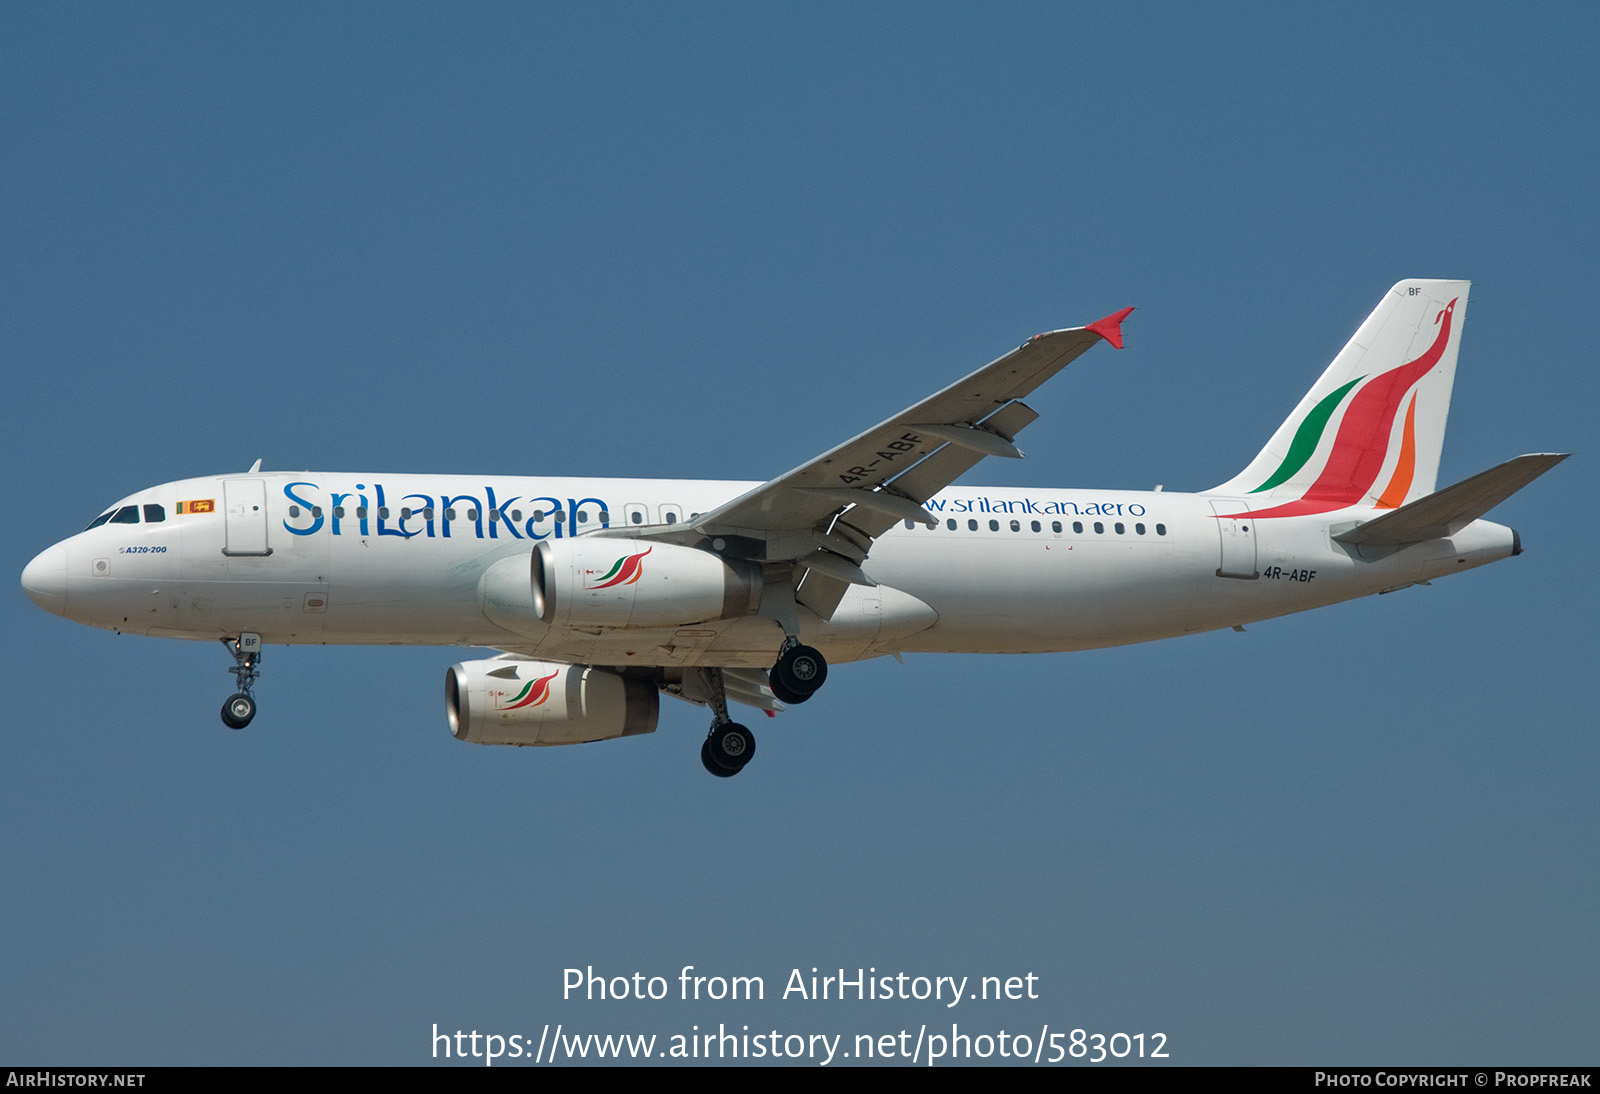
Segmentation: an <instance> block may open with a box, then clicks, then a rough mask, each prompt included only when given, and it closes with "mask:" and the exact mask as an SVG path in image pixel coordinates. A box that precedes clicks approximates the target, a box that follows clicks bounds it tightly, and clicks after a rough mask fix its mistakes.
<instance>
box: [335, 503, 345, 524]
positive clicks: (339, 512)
mask: <svg viewBox="0 0 1600 1094" xmlns="http://www.w3.org/2000/svg"><path fill="white" fill-rule="evenodd" d="M333 519H334V520H343V519H344V506H342V505H335V506H334V507H333Z"/></svg>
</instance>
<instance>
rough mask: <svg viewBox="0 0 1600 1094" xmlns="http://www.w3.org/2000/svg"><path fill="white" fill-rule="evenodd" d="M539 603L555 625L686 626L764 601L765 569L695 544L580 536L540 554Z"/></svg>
mask: <svg viewBox="0 0 1600 1094" xmlns="http://www.w3.org/2000/svg"><path fill="white" fill-rule="evenodd" d="M532 580H533V607H534V611H535V612H537V613H538V616H539V619H540V620H541V621H543V622H544V623H546V624H548V625H550V626H554V627H566V626H575V627H681V626H687V625H689V624H691V623H704V622H706V621H707V620H712V619H733V618H736V617H738V616H742V615H749V614H750V613H751V612H753V611H755V610H756V609H757V608H759V607H760V606H761V567H760V566H759V565H758V564H756V563H753V562H746V561H744V560H742V559H725V558H721V557H719V556H717V555H714V554H712V553H711V552H709V551H701V550H698V549H696V548H694V547H680V546H678V545H676V544H672V543H644V542H641V541H639V540H631V539H608V538H602V537H598V536H580V537H578V538H577V539H560V540H548V539H547V540H545V541H544V542H543V543H541V544H539V546H538V548H537V549H536V550H535V551H534V552H533V574H532Z"/></svg>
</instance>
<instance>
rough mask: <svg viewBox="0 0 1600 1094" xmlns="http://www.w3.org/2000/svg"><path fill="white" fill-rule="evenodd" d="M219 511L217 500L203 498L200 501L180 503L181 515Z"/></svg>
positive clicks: (179, 510)
mask: <svg viewBox="0 0 1600 1094" xmlns="http://www.w3.org/2000/svg"><path fill="white" fill-rule="evenodd" d="M216 511H217V499H216V498H201V499H200V500H199V501H180V502H179V503H178V512H179V513H180V514H181V513H215V512H216Z"/></svg>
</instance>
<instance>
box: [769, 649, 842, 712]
mask: <svg viewBox="0 0 1600 1094" xmlns="http://www.w3.org/2000/svg"><path fill="white" fill-rule="evenodd" d="M827 678H828V662H827V661H826V660H825V659H824V658H823V656H822V654H821V653H819V652H818V651H816V650H814V649H812V648H811V647H810V646H802V645H801V644H800V640H799V639H798V638H793V637H791V638H788V639H785V640H784V643H783V649H782V650H780V651H779V652H778V663H777V664H776V665H773V666H772V669H771V670H770V671H769V672H768V673H767V686H768V687H770V688H772V694H773V695H775V696H777V697H778V701H779V702H780V703H789V704H791V705H792V704H794V703H803V702H805V701H806V700H807V699H809V698H811V696H812V695H814V694H816V691H817V689H818V688H820V687H821V686H822V684H823V681H825V680H827Z"/></svg>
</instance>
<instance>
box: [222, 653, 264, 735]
mask: <svg viewBox="0 0 1600 1094" xmlns="http://www.w3.org/2000/svg"><path fill="white" fill-rule="evenodd" d="M222 646H223V648H224V649H226V650H227V651H228V652H229V653H231V654H233V668H231V669H229V670H228V671H229V672H231V673H233V679H234V685H235V686H236V687H237V688H238V689H239V690H238V691H236V692H234V693H233V694H232V695H230V696H228V701H227V702H225V703H223V704H222V724H223V725H225V726H227V727H228V728H229V729H243V728H244V727H245V726H247V725H249V724H250V720H251V719H252V718H254V717H255V716H256V701H255V697H254V696H253V695H251V694H250V689H251V688H252V687H254V686H255V682H256V679H257V677H259V676H260V675H261V669H260V668H259V666H260V664H261V636H260V635H259V634H252V633H250V632H248V631H247V632H245V633H244V634H241V635H240V636H239V637H238V638H224V639H222Z"/></svg>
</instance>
